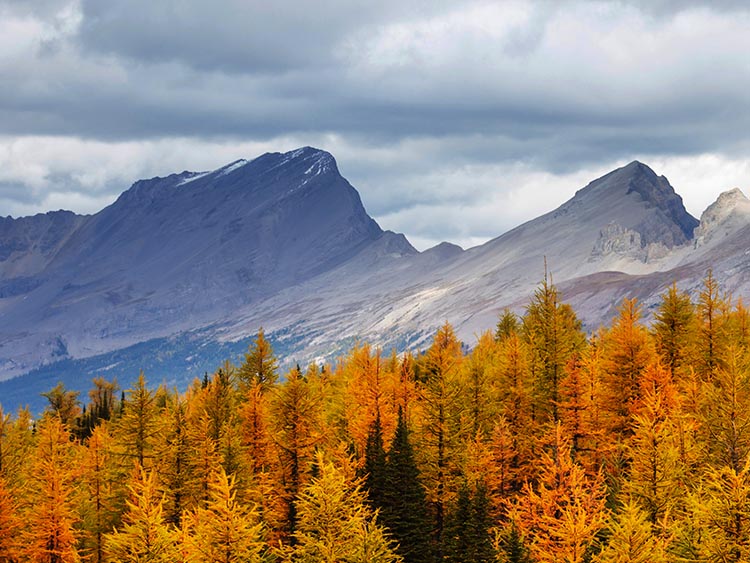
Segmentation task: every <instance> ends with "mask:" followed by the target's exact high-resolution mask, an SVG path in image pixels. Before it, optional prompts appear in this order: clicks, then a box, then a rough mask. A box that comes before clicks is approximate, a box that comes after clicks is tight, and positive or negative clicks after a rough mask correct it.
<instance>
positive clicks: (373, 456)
mask: <svg viewBox="0 0 750 563" xmlns="http://www.w3.org/2000/svg"><path fill="white" fill-rule="evenodd" d="M385 466H386V453H385V447H384V445H383V430H382V428H381V426H380V417H377V418H376V419H375V422H374V424H373V426H372V429H371V430H370V432H369V434H368V435H367V446H366V448H365V463H364V467H363V470H362V471H363V474H364V489H365V492H366V493H367V497H368V499H369V501H370V504H371V506H373V507H374V508H381V507H382V506H383V498H384V496H385V487H386V483H385Z"/></svg>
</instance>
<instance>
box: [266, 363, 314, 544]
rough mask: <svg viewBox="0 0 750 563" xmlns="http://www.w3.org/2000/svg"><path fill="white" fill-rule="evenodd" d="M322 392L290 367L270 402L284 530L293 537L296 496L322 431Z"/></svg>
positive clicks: (278, 491) (303, 481)
mask: <svg viewBox="0 0 750 563" xmlns="http://www.w3.org/2000/svg"><path fill="white" fill-rule="evenodd" d="M321 402H322V399H321V396H320V394H319V393H316V392H315V391H314V389H313V388H312V386H311V384H310V383H308V382H307V381H306V380H305V379H303V377H302V375H301V374H300V372H299V370H298V369H293V370H291V371H290V372H289V373H288V375H287V377H286V381H285V382H284V383H283V384H282V385H280V386H279V387H278V388H277V389H276V392H275V394H274V396H273V399H272V402H271V424H272V428H273V431H274V445H275V447H276V452H277V455H278V463H277V468H278V472H279V475H278V482H279V485H280V486H279V490H276V491H275V493H276V494H278V495H279V497H280V500H281V502H282V504H283V509H282V510H283V512H284V514H283V515H282V516H281V518H280V519H281V520H282V522H283V527H284V532H285V533H286V534H287V536H288V537H290V538H292V539H293V537H294V531H295V529H296V526H297V507H296V500H297V496H298V495H299V492H300V490H301V489H302V487H303V486H304V485H305V483H306V482H307V480H308V478H309V475H310V470H311V465H310V464H311V462H312V458H313V453H314V449H315V447H316V445H317V444H319V443H320V442H321V441H322V439H323V436H322V434H321V418H322V416H321V415H322V413H321V408H322V406H321Z"/></svg>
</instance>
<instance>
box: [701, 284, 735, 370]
mask: <svg viewBox="0 0 750 563" xmlns="http://www.w3.org/2000/svg"><path fill="white" fill-rule="evenodd" d="M727 313H728V303H727V299H726V297H725V296H724V295H723V294H722V292H721V290H720V288H719V283H718V282H717V281H716V278H715V277H714V274H713V271H711V270H708V272H707V273H706V277H705V278H704V280H703V289H702V290H701V292H700V294H699V296H698V306H697V321H698V334H697V339H696V371H697V372H698V374H699V375H700V376H701V377H702V378H703V379H704V380H708V379H711V377H712V376H713V373H714V370H715V369H716V368H718V367H720V366H721V365H722V360H723V352H724V350H723V348H724V344H725V340H724V337H725V336H726V329H727V317H728V315H727Z"/></svg>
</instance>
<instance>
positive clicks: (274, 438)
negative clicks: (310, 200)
mask: <svg viewBox="0 0 750 563" xmlns="http://www.w3.org/2000/svg"><path fill="white" fill-rule="evenodd" d="M278 365H279V363H278V361H277V359H276V358H275V357H274V354H273V350H272V349H271V346H270V344H269V343H268V341H267V340H266V339H265V337H264V334H263V331H262V330H261V331H260V332H259V334H258V336H257V338H256V339H255V342H254V343H253V344H252V345H251V346H250V349H249V350H248V353H247V354H246V356H245V360H244V362H242V363H241V364H240V365H233V364H231V363H230V362H226V363H225V364H224V365H223V366H222V367H221V368H220V369H218V370H217V371H216V372H215V373H213V374H212V375H206V377H204V378H203V379H202V380H196V381H195V382H194V383H193V384H192V385H191V387H190V388H189V389H188V390H187V392H185V393H178V392H176V391H173V390H170V389H166V388H164V387H160V388H158V389H153V388H150V387H149V386H148V384H147V381H146V377H145V376H144V375H143V374H142V375H141V377H140V378H139V379H138V381H137V384H135V385H134V386H133V387H132V388H131V389H125V390H120V389H119V388H118V386H117V383H116V382H114V381H108V380H105V379H103V378H97V379H95V380H94V381H93V385H92V389H91V391H90V392H89V395H88V398H87V400H86V401H82V400H81V398H80V397H79V396H78V394H77V393H74V392H71V391H67V390H66V389H65V388H64V387H63V386H62V385H59V386H57V387H56V388H54V389H52V390H50V391H49V392H48V393H46V394H45V396H46V397H47V399H48V402H49V406H48V408H47V410H46V411H45V413H44V415H43V416H42V417H40V418H39V419H38V420H37V419H33V417H32V416H31V414H30V413H29V411H28V410H23V409H22V410H20V411H19V412H17V413H13V414H9V413H4V412H3V411H2V409H1V408H0V563H21V562H49V563H53V562H54V563H68V562H78V561H89V562H95V563H101V562H173V561H174V562H178V561H179V562H183V561H184V562H195V563H202V562H212V563H213V562H224V563H230V562H260V561H264V562H265V561H268V562H274V561H279V562H285V561H290V562H296V561H299V562H362V563H365V562H374V563H380V562H383V563H385V562H396V561H404V562H406V563H411V562H414V563H431V562H438V561H447V562H451V563H459V562H490V561H492V562H507V563H510V562H516V563H520V562H527V563H548V562H549V563H552V562H567V563H578V562H593V563H597V562H599V563H603V562H643V563H646V562H648V563H660V562H668V561H669V562H672V561H677V562H697V561H722V562H730V561H736V562H740V561H748V560H750V311H748V309H746V308H745V307H744V305H743V303H742V301H741V300H735V299H733V298H732V297H731V296H730V295H726V294H725V293H723V291H722V289H721V288H720V287H718V285H717V283H716V281H715V279H714V278H713V276H712V275H711V273H710V272H709V273H708V274H707V276H706V277H705V279H704V282H703V286H702V290H701V291H700V293H699V295H697V296H695V298H694V299H693V298H691V296H690V295H688V294H687V293H684V292H682V291H681V290H679V289H678V288H677V287H676V286H672V287H671V288H669V289H668V290H667V291H666V292H665V293H664V294H663V296H662V299H661V303H660V304H659V306H658V308H657V310H656V311H655V314H654V317H653V321H652V322H651V323H649V324H648V325H647V324H645V323H644V322H643V320H642V314H641V309H640V306H639V304H638V303H637V302H636V301H635V300H630V299H624V300H623V301H622V303H621V304H620V307H619V313H618V315H617V316H616V317H615V318H614V319H613V321H612V322H611V324H610V325H609V326H607V327H602V328H601V329H600V330H598V331H597V332H596V333H594V334H590V335H587V334H585V333H584V332H583V330H582V328H581V323H580V322H579V321H578V319H577V317H576V314H575V311H574V310H573V309H572V308H571V307H570V306H568V305H566V304H565V303H564V302H562V300H561V298H560V296H559V295H558V292H557V290H556V288H555V287H554V286H553V285H552V284H550V283H549V282H548V281H546V280H545V281H544V282H543V283H542V284H541V285H540V287H539V288H538V289H537V291H536V292H535V294H534V296H533V297H532V299H531V301H530V303H529V304H528V306H527V307H526V309H525V312H524V314H523V315H522V316H517V315H515V314H514V313H512V312H510V311H505V312H504V313H503V314H502V315H501V316H500V318H499V321H498V323H497V327H496V329H495V330H494V331H493V332H487V333H485V334H483V335H482V336H481V337H480V338H479V339H478V342H477V343H476V344H475V346H474V348H473V349H472V350H470V351H467V350H466V349H465V348H464V347H463V346H462V344H461V342H460V341H459V340H458V339H457V337H456V336H455V334H454V332H453V329H452V328H451V326H450V325H448V324H445V325H444V326H442V327H441V328H440V329H439V330H438V331H437V333H436V334H435V335H434V338H433V341H432V344H431V345H430V347H429V348H428V349H427V350H426V351H424V353H420V354H410V353H405V354H401V355H397V354H396V353H391V354H387V353H384V352H382V351H381V350H378V349H375V348H373V347H371V346H369V345H367V344H361V345H359V346H357V347H355V348H354V349H353V350H351V352H350V353H349V355H348V356H347V357H345V358H343V359H341V360H339V361H337V362H335V363H332V364H329V365H325V366H320V365H317V364H311V365H310V366H309V367H307V368H301V367H299V366H297V367H295V368H294V369H292V370H290V371H289V372H288V373H285V374H284V373H280V370H279V367H278ZM84 403H85V404H84Z"/></svg>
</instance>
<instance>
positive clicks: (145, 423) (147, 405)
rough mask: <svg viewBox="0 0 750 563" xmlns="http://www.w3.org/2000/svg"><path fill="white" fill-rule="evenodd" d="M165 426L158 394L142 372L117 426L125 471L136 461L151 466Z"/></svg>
mask: <svg viewBox="0 0 750 563" xmlns="http://www.w3.org/2000/svg"><path fill="white" fill-rule="evenodd" d="M161 430H162V428H161V420H160V417H159V407H158V405H157V403H156V395H155V394H154V393H153V392H152V391H150V390H149V389H148V387H147V386H146V377H145V375H144V374H143V372H141V373H140V375H139V376H138V380H137V381H136V384H135V386H134V387H133V388H132V389H128V391H127V393H126V396H125V401H124V402H123V404H122V414H121V415H120V417H119V419H118V421H117V426H116V430H115V437H116V441H117V443H118V444H119V446H120V454H121V457H122V460H123V466H124V467H123V468H124V470H125V471H130V470H131V469H132V468H133V467H134V466H135V465H138V467H143V468H150V467H151V465H152V464H153V462H154V452H155V446H156V444H157V442H158V439H159V433H160V432H161Z"/></svg>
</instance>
